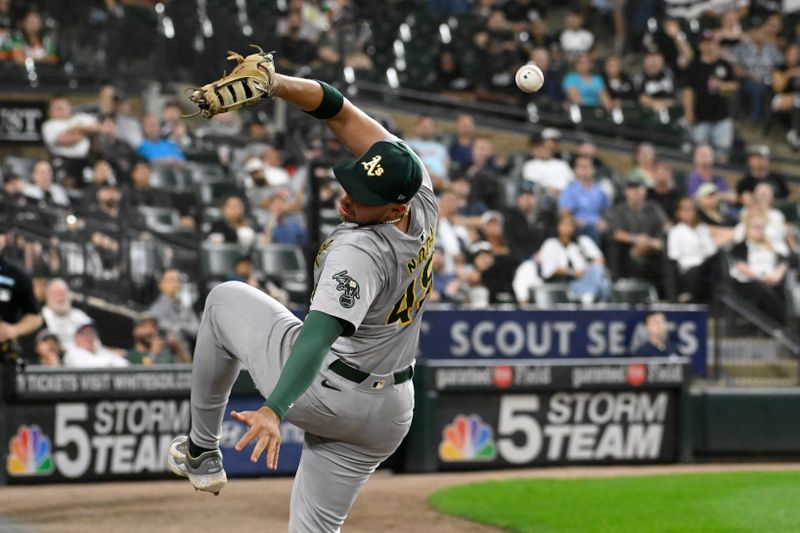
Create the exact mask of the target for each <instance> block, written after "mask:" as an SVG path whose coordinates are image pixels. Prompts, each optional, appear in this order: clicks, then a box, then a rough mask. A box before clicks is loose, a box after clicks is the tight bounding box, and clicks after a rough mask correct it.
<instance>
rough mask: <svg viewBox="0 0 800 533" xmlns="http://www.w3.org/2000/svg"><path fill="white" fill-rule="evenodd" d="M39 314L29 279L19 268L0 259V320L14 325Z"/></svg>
mask: <svg viewBox="0 0 800 533" xmlns="http://www.w3.org/2000/svg"><path fill="white" fill-rule="evenodd" d="M38 312H39V304H38V303H37V302H36V297H35V296H34V295H33V285H32V284H31V278H30V277H29V276H28V274H26V273H25V272H24V271H22V270H21V269H20V268H18V267H16V266H15V265H12V264H11V263H9V262H8V261H6V260H5V259H3V258H0V319H2V320H3V322H9V323H11V324H15V323H17V322H19V321H20V319H21V318H22V317H23V316H25V315H29V314H35V313H38Z"/></svg>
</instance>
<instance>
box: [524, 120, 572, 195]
mask: <svg viewBox="0 0 800 533" xmlns="http://www.w3.org/2000/svg"><path fill="white" fill-rule="evenodd" d="M543 133H544V132H542V133H534V134H532V135H531V136H530V139H529V140H528V154H529V155H530V156H531V159H529V160H528V161H526V162H525V164H524V165H522V179H524V180H526V181H529V182H531V183H533V184H536V185H538V186H539V187H541V188H542V189H543V190H544V191H546V192H547V194H548V195H549V196H551V197H553V198H558V195H559V194H560V193H561V191H563V190H564V189H565V188H566V187H567V185H569V184H570V182H571V181H572V180H574V179H575V175H574V174H573V172H572V169H571V168H570V167H569V165H568V164H567V163H566V161H563V160H561V159H556V158H555V157H554V154H553V150H552V147H551V144H550V143H549V142H548V141H547V140H546V139H545V138H544V134H543Z"/></svg>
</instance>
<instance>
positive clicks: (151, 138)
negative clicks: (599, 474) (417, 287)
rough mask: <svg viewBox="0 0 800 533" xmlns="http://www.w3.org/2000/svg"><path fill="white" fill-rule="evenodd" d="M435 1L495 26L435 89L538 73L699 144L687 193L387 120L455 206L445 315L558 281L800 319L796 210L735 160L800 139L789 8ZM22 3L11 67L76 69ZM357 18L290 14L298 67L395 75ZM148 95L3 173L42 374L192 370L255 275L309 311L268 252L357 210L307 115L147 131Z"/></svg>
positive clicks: (13, 246) (589, 164)
mask: <svg viewBox="0 0 800 533" xmlns="http://www.w3.org/2000/svg"><path fill="white" fill-rule="evenodd" d="M429 4H430V5H429V8H430V9H431V11H432V12H433V13H438V14H439V15H440V16H441V17H442V20H445V21H448V20H450V17H451V16H452V17H456V19H457V20H462V21H463V22H464V24H466V22H467V21H469V20H472V21H473V22H474V21H476V20H477V21H478V22H479V24H478V26H477V27H475V28H474V29H475V31H474V32H473V33H472V34H471V37H470V39H469V41H468V43H467V44H468V46H469V47H474V50H464V51H459V52H458V53H456V52H455V50H454V48H453V47H452V46H450V47H449V46H447V45H443V46H442V49H441V50H440V51H439V52H440V53H439V54H434V55H436V56H437V58H438V62H437V67H436V68H435V69H434V70H433V71H432V72H431V73H430V74H431V75H432V76H433V78H428V79H427V81H426V83H429V87H430V88H436V89H438V90H443V91H458V92H465V91H468V92H469V93H470V94H471V95H472V96H474V97H475V98H479V99H485V100H492V101H498V102H514V103H519V99H520V98H521V96H520V94H521V93H519V91H517V90H516V89H515V88H514V87H513V73H514V71H515V70H516V68H517V67H518V66H519V65H520V64H522V63H524V62H525V61H528V60H534V61H535V62H536V63H537V64H539V65H540V66H542V68H543V70H545V71H546V76H545V81H546V83H545V86H544V87H543V88H542V90H541V91H539V92H538V93H536V94H534V95H531V96H530V97H529V98H530V99H531V101H532V102H534V103H536V104H541V105H545V104H547V105H550V104H552V105H555V106H556V107H557V108H558V109H563V110H568V109H569V108H570V106H573V105H574V106H579V107H582V108H587V107H588V108H592V107H594V108H602V109H606V110H607V111H609V112H611V111H613V110H614V109H622V110H625V109H629V108H631V106H640V107H641V108H645V109H649V110H651V111H652V112H653V113H656V114H664V113H665V114H666V115H665V116H666V117H667V118H668V119H669V120H672V119H673V117H683V120H684V121H685V124H686V127H687V131H688V132H690V134H691V136H690V138H691V139H692V140H693V141H694V150H693V153H692V169H691V171H690V172H689V173H687V174H686V175H684V174H679V173H678V172H676V171H675V170H674V169H673V165H672V164H671V163H670V162H668V161H666V160H664V159H663V158H662V157H660V154H659V150H658V149H657V148H656V147H655V146H653V145H652V144H650V143H647V142H643V143H641V144H639V146H638V147H637V149H636V151H635V153H634V154H632V157H631V160H630V162H629V163H628V165H627V168H624V169H621V170H620V169H619V165H618V164H616V165H615V166H616V167H617V170H612V167H611V165H609V164H608V163H607V162H606V161H604V160H603V158H602V157H600V156H599V155H598V151H597V146H595V145H594V143H593V142H592V139H591V138H589V137H582V140H580V141H579V142H578V143H577V144H576V145H570V146H569V149H567V148H566V147H565V146H564V145H563V144H562V133H561V131H559V130H558V129H555V128H537V129H536V131H535V132H534V133H532V134H531V136H530V139H529V144H528V149H527V150H526V151H525V152H521V153H510V154H509V153H507V150H505V149H502V147H498V146H496V143H497V140H496V138H494V137H492V136H487V135H485V134H484V133H483V132H478V131H477V130H476V126H475V118H474V117H473V116H472V115H470V114H469V113H462V114H459V115H458V116H455V117H453V118H454V124H453V129H452V131H450V130H446V129H443V128H442V127H441V126H440V124H438V123H437V121H436V119H434V117H431V116H428V115H420V116H419V117H417V119H416V121H415V123H414V125H413V126H412V128H410V129H409V130H407V131H399V130H397V129H396V128H395V127H394V125H393V124H390V123H389V122H387V126H390V128H391V129H394V130H396V132H397V133H398V134H399V135H401V136H403V137H404V138H406V139H407V140H408V142H409V144H410V145H411V146H412V147H413V148H414V150H415V151H417V153H418V154H419V155H420V157H421V159H422V160H423V162H424V164H425V165H426V168H427V169H428V171H429V173H430V175H431V177H432V179H433V183H434V186H435V189H436V192H437V195H438V199H439V210H440V213H439V214H440V224H439V228H438V234H437V238H436V248H435V251H434V255H433V260H432V265H433V276H434V280H435V281H434V291H433V294H432V295H431V301H433V302H442V303H453V304H467V305H472V306H484V305H487V304H497V303H516V304H527V303H536V300H537V296H536V293H537V289H539V288H540V287H546V286H548V285H549V286H561V287H564V291H565V295H566V299H567V300H568V301H571V302H575V303H578V304H581V305H594V304H596V303H602V302H608V301H611V300H612V299H613V298H614V287H615V283H616V282H618V281H619V280H625V279H635V280H640V281H642V282H647V283H650V284H651V285H652V286H653V287H654V288H655V290H656V291H657V293H658V295H659V297H660V298H662V299H666V300H670V301H675V302H698V303H708V302H710V300H711V298H712V296H713V294H712V289H713V288H715V287H716V286H717V284H715V283H712V281H713V280H717V279H719V278H720V277H723V278H726V279H730V280H731V283H732V284H733V285H734V286H735V287H737V290H738V291H739V293H740V294H741V295H744V296H745V297H746V299H747V300H749V301H750V302H752V303H753V304H754V305H755V306H756V307H757V308H758V309H760V310H761V311H762V312H764V313H765V314H766V315H767V316H768V317H770V318H772V319H773V320H775V321H776V322H777V323H783V322H784V321H785V319H786V315H787V313H786V310H787V305H786V302H785V299H784V292H783V288H784V284H785V282H786V279H787V275H788V272H789V270H790V268H791V267H793V266H794V265H795V264H796V262H797V253H798V244H797V239H796V237H795V235H794V232H795V230H796V228H794V229H793V227H792V226H791V225H790V224H789V223H788V222H787V220H786V218H785V217H784V215H783V213H782V212H781V211H780V210H779V209H777V208H776V202H782V201H785V200H786V199H787V198H788V197H789V195H790V192H791V191H790V189H789V187H788V185H787V183H786V180H785V178H784V177H782V176H780V175H778V174H777V173H775V172H773V171H771V169H770V157H771V153H770V149H769V147H768V146H765V145H757V146H751V147H750V148H749V149H748V151H747V156H746V160H747V169H746V171H745V172H743V173H742V175H741V178H740V179H738V180H736V181H735V182H731V181H730V180H728V179H725V178H723V177H722V175H721V174H720V172H719V171H718V168H719V164H720V163H721V162H724V161H727V160H728V159H729V156H730V155H731V152H730V151H731V146H732V143H733V142H734V137H735V129H734V122H733V117H734V116H736V117H737V118H740V119H742V120H750V121H766V120H771V119H772V118H774V117H776V116H777V117H780V116H782V115H785V117H786V119H787V125H788V126H789V131H790V135H789V140H790V141H792V132H795V137H797V135H796V131H797V130H796V128H797V126H798V124H799V123H800V122H799V121H798V119H797V116H795V115H796V114H797V107H798V102H800V96H798V95H800V93H798V92H797V91H798V90H800V81H798V80H800V53H798V43H797V42H796V37H795V36H793V35H789V33H788V31H789V30H793V28H787V29H786V30H785V31H784V30H783V29H782V28H781V27H780V23H781V20H780V18H776V17H774V16H771V15H770V14H769V13H762V14H761V15H759V17H760V18H759V17H755V16H748V17H744V18H743V17H742V16H741V15H742V11H741V10H734V11H724V12H719V13H712V14H711V15H712V16H710V17H708V19H707V20H705V21H704V22H703V29H702V30H701V29H697V28H695V29H691V30H690V27H689V26H691V25H687V24H688V23H687V22H686V21H685V20H682V19H680V17H678V16H658V17H656V15H658V13H657V12H656V11H648V9H649V8H648V7H647V5H650V4H651V3H650V2H642V3H641V4H642V5H630V4H631V3H628V4H629V5H628V6H627V7H625V8H624V9H623V7H622V6H623V5H625V3H624V2H599V1H592V2H584V3H580V4H579V5H577V6H573V5H570V6H569V7H568V8H567V9H566V10H564V9H558V10H557V9H555V8H550V7H549V6H548V5H547V4H548V3H546V2H540V1H535V0H507V1H506V2H495V1H491V0H483V1H476V2H472V3H469V2H444V3H442V2H435V1H431V2H429ZM633 4H636V3H633ZM645 4H647V5H645ZM326 5H327V4H326ZM459 5H461V6H460V7H459ZM9 6H12V7H18V6H17V3H14V2H10V1H8V0H0V54H2V57H1V58H0V60H4V61H18V59H19V58H22V62H23V63H24V62H25V61H27V60H28V59H32V60H34V61H42V62H47V61H51V62H52V61H58V51H57V50H56V49H55V48H54V45H53V43H54V42H55V41H54V40H53V39H52V30H53V29H54V26H53V25H48V24H44V23H43V22H42V20H43V18H42V16H41V15H40V14H39V13H38V12H37V11H19V10H15V9H11V8H10V7H9ZM351 8H352V4H351V2H348V1H342V2H337V3H335V5H334V6H332V7H331V10H330V11H327V12H325V11H323V10H322V9H321V5H320V4H319V3H317V2H313V1H302V0H291V1H289V2H287V10H286V13H285V14H284V16H283V17H282V18H280V19H279V20H277V34H276V35H278V41H277V43H276V46H277V52H278V54H277V55H276V58H277V61H278V63H277V66H278V69H279V70H283V71H285V72H291V73H296V74H300V75H316V76H319V77H321V78H331V79H335V78H336V77H337V76H338V75H339V74H340V73H341V72H342V70H341V66H342V65H345V66H346V67H348V69H347V70H352V71H354V72H357V73H358V72H364V73H366V72H370V71H374V70H375V69H376V68H378V67H376V63H377V62H378V57H377V55H375V57H373V52H375V50H373V49H372V48H371V46H372V44H371V43H372V42H373V40H374V36H373V35H371V31H370V28H369V25H368V24H361V23H357V22H355V23H354V22H353V19H352V9H351ZM554 14H555V15H554ZM559 14H563V19H560V18H558V15H559ZM654 17H655V18H654ZM45 20H46V17H45ZM365 20H366V19H365ZM555 20H558V21H559V22H558V24H554V23H553V22H554V21H555ZM599 20H602V21H605V22H603V24H605V23H609V24H611V27H613V28H614V35H613V38H612V39H611V40H610V41H609V39H608V38H607V37H606V36H604V35H601V34H600V33H599V32H598V31H597V29H598V26H597V24H598V23H597V22H596V21H599ZM336 21H341V22H342V24H340V25H337V24H336ZM636 21H639V22H638V23H635V22H636ZM648 21H650V22H648ZM655 21H657V22H655ZM557 29H558V31H557ZM462 44H464V43H463V42H462ZM409 47H410V45H409ZM473 51H477V56H474V55H472V52H473ZM428 53H429V54H430V53H431V51H430V50H429V51H428ZM378 55H379V54H378ZM470 57H479V58H480V61H479V63H480V65H481V67H480V68H481V69H482V70H481V72H483V74H481V76H479V77H475V76H472V77H471V75H470V74H469V69H468V68H467V65H465V64H463V63H464V62H465V61H468V59H469V58H470ZM734 65H735V66H734ZM486 73H488V74H486ZM357 75H358V74H357ZM767 78H769V80H770V84H771V85H769V86H768V84H767V83H766V81H765V80H766V79H767ZM131 96H132V95H128V94H125V93H124V92H123V91H122V90H121V89H120V88H119V87H114V86H112V85H104V86H102V87H101V88H100V90H99V91H98V93H97V98H96V99H95V100H94V101H92V102H90V103H88V104H81V105H78V104H77V103H76V102H75V101H74V100H73V99H72V98H70V97H67V96H65V95H63V94H54V95H52V97H51V98H50V99H49V102H48V111H47V119H46V121H45V122H44V124H43V127H42V137H43V140H44V142H43V148H44V149H45V151H46V153H47V157H43V158H41V159H38V160H35V161H30V162H29V164H27V165H17V166H13V165H6V166H5V168H4V169H3V189H2V194H1V196H2V200H3V203H2V209H3V215H4V216H5V217H6V220H12V219H13V220H14V221H21V222H24V224H21V226H20V227H19V228H13V229H12V231H11V232H10V233H9V239H8V241H9V242H8V244H7V245H4V248H5V249H4V257H5V258H6V259H8V260H9V261H12V262H17V263H19V264H21V265H24V267H25V268H26V269H27V271H28V272H29V273H30V274H31V275H32V280H31V287H32V289H31V290H32V292H33V294H34V295H35V297H36V299H37V300H38V302H39V305H40V306H41V308H42V311H41V317H42V319H43V325H42V327H43V328H44V329H41V330H40V331H39V332H38V333H37V334H35V336H34V338H33V341H34V342H32V346H31V353H29V354H26V357H28V358H29V359H30V360H32V361H38V362H40V363H41V364H55V363H58V362H61V363H62V364H64V365H67V366H82V365H93V366H103V365H106V366H124V365H127V364H151V363H169V362H185V361H187V360H188V359H189V358H190V355H189V354H190V353H191V347H192V345H193V342H194V335H196V332H197V326H198V316H197V309H196V305H197V303H198V301H199V302H202V296H203V294H204V292H205V291H206V290H207V289H208V288H209V286H210V285H207V284H206V282H209V283H217V282H219V281H222V280H223V279H236V280H240V281H244V282H247V283H250V284H252V285H255V286H257V287H259V288H262V289H263V290H265V291H267V292H269V293H270V294H272V295H273V296H274V297H276V298H278V299H280V300H281V301H284V302H286V301H288V298H289V293H288V292H287V291H288V290H289V289H287V287H284V286H283V285H282V283H281V281H280V279H279V278H280V276H278V275H273V274H274V273H269V272H267V273H265V272H264V271H263V269H259V268H258V267H257V264H260V261H261V259H260V255H259V254H260V253H261V251H262V250H263V249H264V247H268V246H270V245H288V246H294V247H299V248H303V247H305V246H307V245H308V244H309V239H310V235H309V228H308V227H307V226H306V225H307V217H306V216H305V210H306V209H307V208H308V206H309V204H310V203H315V204H316V205H317V206H318V207H319V212H320V216H321V218H322V219H323V223H324V222H325V220H324V217H325V212H326V210H327V211H331V210H333V209H334V208H335V201H336V196H337V194H338V192H339V189H338V184H337V183H336V182H335V180H333V179H332V175H331V170H330V167H331V164H332V163H333V162H335V161H337V160H339V159H340V158H341V157H342V156H343V153H344V151H343V149H342V147H341V146H339V145H338V143H337V142H336V141H335V139H332V138H330V137H329V136H325V135H324V134H321V133H319V132H318V131H316V130H313V129H312V128H313V126H310V125H309V124H312V123H313V122H314V121H312V120H311V119H308V118H307V117H304V116H303V115H302V114H301V113H294V114H293V113H292V112H291V111H289V112H288V113H287V116H285V117H282V118H281V120H285V121H286V122H287V124H288V125H284V127H283V128H281V127H279V126H277V121H275V120H273V118H274V117H271V116H269V115H268V114H267V113H270V112H271V110H269V108H266V107H265V108H263V109H259V108H256V109H257V110H256V111H254V112H249V113H229V114H225V115H220V116H218V117H215V118H214V119H213V120H211V121H203V122H199V121H198V122H192V121H184V120H183V119H182V118H181V115H182V113H183V112H184V111H185V110H184V108H183V103H182V102H181V101H180V100H172V99H169V98H161V99H160V100H154V101H145V102H144V106H143V107H144V109H143V110H142V111H143V112H134V111H132V109H131V101H132V98H131ZM739 97H741V98H739ZM525 98H528V97H527V96H526V97H525ZM523 103H524V102H523ZM742 110H744V111H742ZM792 128H794V129H792ZM294 132H296V133H295V134H294V135H293V133H294ZM309 177H313V179H309ZM311 184H313V187H312V189H315V190H316V197H314V198H311V196H312V195H311V194H310V190H309V186H310V185H311ZM333 223H336V221H335V220H333ZM162 238H164V239H167V238H168V239H173V240H174V241H175V242H181V243H182V244H180V246H187V247H188V248H190V249H191V250H192V251H193V253H194V255H192V256H191V257H192V259H191V260H190V261H188V262H187V263H188V264H185V265H182V266H181V267H177V266H176V265H177V264H178V262H177V258H176V257H174V254H176V253H177V252H173V251H170V253H165V254H162V255H163V257H160V259H159V262H157V264H153V265H151V264H150V263H147V262H144V261H143V260H142V257H143V256H137V255H136V254H137V253H144V252H142V250H145V251H146V250H147V247H148V245H149V244H152V243H153V242H155V241H158V240H159V239H162ZM181 239H184V240H181ZM187 243H188V244H187ZM176 249H177V248H176ZM216 249H219V250H234V254H235V255H234V260H233V261H232V262H231V264H230V265H228V266H226V267H225V268H226V273H225V274H224V275H222V276H219V275H217V276H216V277H214V278H213V279H205V278H201V277H199V275H200V273H201V271H202V272H204V273H205V271H206V270H207V265H205V264H204V265H203V267H202V269H201V268H199V266H198V263H201V262H204V261H205V256H202V254H201V252H200V251H201V250H202V251H205V250H212V251H213V250H216ZM170 250H171V249H170ZM170 254H172V256H171V255H170ZM191 263H194V264H193V265H192V264H191ZM191 267H195V269H192V268H191ZM87 279H91V280H92V281H91V283H88V284H87V281H86V280H87ZM131 281H133V283H131ZM103 284H105V286H106V287H107V288H110V290H109V291H107V292H106V293H105V294H106V295H112V296H113V295H116V297H117V298H118V301H117V302H115V303H121V304H123V305H127V304H131V303H133V304H135V305H134V308H135V311H137V313H138V314H137V315H136V316H137V318H136V319H135V320H134V321H133V323H132V328H131V339H132V345H131V346H115V347H109V346H105V345H104V344H103V343H102V342H100V338H102V337H103V331H98V327H99V326H98V322H97V321H95V320H93V318H92V317H90V316H89V315H87V314H86V313H85V312H83V311H81V310H79V309H77V308H75V307H73V306H72V298H71V295H70V292H71V288H73V289H76V288H81V289H91V288H92V287H103ZM126 291H130V294H128V293H126ZM295 303H296V302H295ZM301 303H302V302H301ZM31 305H32V304H31ZM32 309H33V307H30V306H29V307H26V310H27V311H29V312H28V313H27V314H25V316H26V317H28V316H29V315H30V312H31V311H32ZM15 320H17V323H19V321H20V320H23V322H22V323H21V326H20V328H18V329H19V331H15V330H14V329H13V328H12V330H11V333H13V334H14V335H10V334H8V331H7V328H4V329H0V342H2V341H3V336H8V337H9V338H15V337H16V336H21V335H22V334H23V333H28V334H30V333H34V332H35V331H36V329H38V328H39V326H38V325H35V324H33V322H31V320H33V319H31V318H24V317H17V318H16V319H15ZM25 321H27V322H25ZM29 330H30V331H29ZM34 354H35V355H34Z"/></svg>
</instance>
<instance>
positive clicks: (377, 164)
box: [361, 155, 383, 176]
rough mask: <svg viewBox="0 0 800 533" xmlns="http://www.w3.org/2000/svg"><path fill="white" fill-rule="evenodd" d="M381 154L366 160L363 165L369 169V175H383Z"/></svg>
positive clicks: (365, 168)
mask: <svg viewBox="0 0 800 533" xmlns="http://www.w3.org/2000/svg"><path fill="white" fill-rule="evenodd" d="M381 159H383V158H382V157H381V156H379V155H376V156H375V157H373V158H372V159H370V160H369V161H364V162H362V163H361V166H362V167H364V170H366V171H367V176H381V175H383V167H382V166H381Z"/></svg>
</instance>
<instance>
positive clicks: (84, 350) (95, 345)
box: [64, 320, 128, 368]
mask: <svg viewBox="0 0 800 533" xmlns="http://www.w3.org/2000/svg"><path fill="white" fill-rule="evenodd" d="M64 366H65V367H70V368H104V367H123V366H128V361H127V360H126V359H125V358H124V357H122V356H120V355H117V354H116V353H114V352H112V351H111V350H109V349H107V348H103V347H102V346H101V345H100V341H99V339H98V338H97V330H96V329H95V326H94V322H92V321H91V320H89V321H87V322H81V323H80V324H78V326H77V327H76V328H75V336H74V339H73V343H72V346H70V347H69V348H68V349H67V352H66V353H65V354H64Z"/></svg>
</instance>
